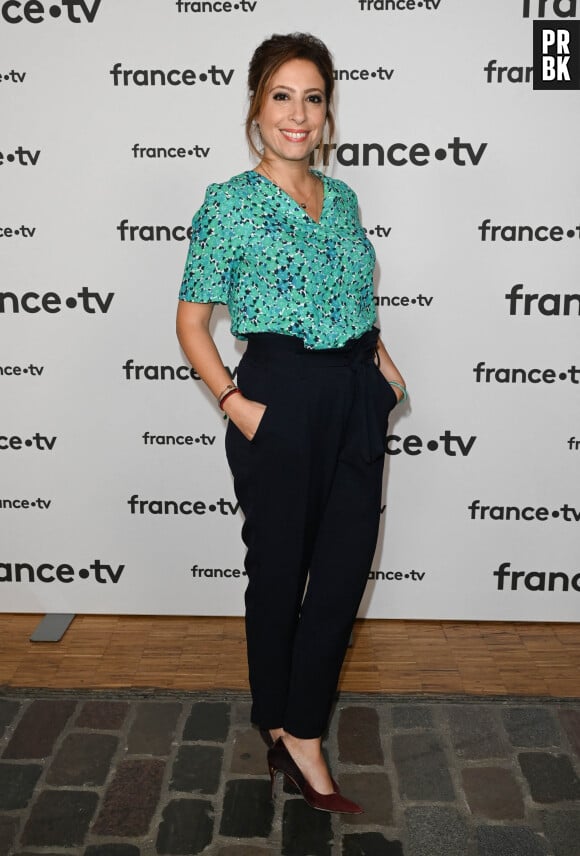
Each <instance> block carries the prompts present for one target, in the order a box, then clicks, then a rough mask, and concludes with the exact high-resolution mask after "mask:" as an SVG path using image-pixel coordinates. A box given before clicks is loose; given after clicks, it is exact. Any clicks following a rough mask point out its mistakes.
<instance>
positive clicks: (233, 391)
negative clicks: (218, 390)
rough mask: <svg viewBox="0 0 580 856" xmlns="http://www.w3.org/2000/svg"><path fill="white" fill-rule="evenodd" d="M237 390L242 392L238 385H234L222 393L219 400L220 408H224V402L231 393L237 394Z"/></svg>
mask: <svg viewBox="0 0 580 856" xmlns="http://www.w3.org/2000/svg"><path fill="white" fill-rule="evenodd" d="M236 392H240V390H239V389H238V388H237V386H233V387H232V388H231V389H228V390H227V392H225V393H223V394H222V396H221V398H220V400H219V401H218V405H219V409H220V410H223V409H224V404H225V402H226V401H227V400H228V398H229V397H230V395H235V394H236Z"/></svg>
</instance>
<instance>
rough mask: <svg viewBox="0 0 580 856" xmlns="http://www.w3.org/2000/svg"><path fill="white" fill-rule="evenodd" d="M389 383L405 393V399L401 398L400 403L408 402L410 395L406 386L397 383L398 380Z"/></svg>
mask: <svg viewBox="0 0 580 856" xmlns="http://www.w3.org/2000/svg"><path fill="white" fill-rule="evenodd" d="M389 383H390V384H391V386H396V387H397V389H400V390H401V392H402V393H403V397H402V398H400V399H399V401H406V400H407V399H408V398H409V393H408V392H407V387H406V386H403V385H402V384H400V383H397V381H396V380H390V381H389Z"/></svg>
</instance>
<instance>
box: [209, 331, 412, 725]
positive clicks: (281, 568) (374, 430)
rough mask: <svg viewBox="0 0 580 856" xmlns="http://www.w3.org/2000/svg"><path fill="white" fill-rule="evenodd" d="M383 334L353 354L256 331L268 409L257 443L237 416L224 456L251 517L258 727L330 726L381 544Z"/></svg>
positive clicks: (254, 386)
mask: <svg viewBox="0 0 580 856" xmlns="http://www.w3.org/2000/svg"><path fill="white" fill-rule="evenodd" d="M377 336H378V331H377V330H376V329H374V328H373V330H372V331H370V332H368V333H365V334H364V335H363V336H362V337H361V338H360V339H356V340H352V341H351V342H349V343H347V345H345V346H344V347H343V348H338V349H329V350H322V351H313V350H306V349H305V348H304V346H303V342H302V340H301V339H298V338H295V337H293V336H284V335H279V334H274V333H258V334H253V335H251V336H249V339H248V347H247V350H246V352H245V354H244V356H243V357H242V360H241V362H240V365H239V368H238V376H237V382H238V385H239V387H240V389H241V390H242V392H243V394H244V395H245V396H247V397H248V398H251V399H254V400H256V401H260V402H262V403H264V404H266V405H267V408H266V410H265V412H264V415H263V417H262V420H261V422H260V424H259V426H258V429H257V431H256V434H255V436H254V438H253V440H252V441H248V440H247V439H246V438H245V437H244V435H243V434H242V433H241V432H240V431H239V430H238V429H237V428H236V426H235V425H234V424H233V423H232V422H230V423H229V425H228V428H227V432H226V454H227V458H228V463H229V465H230V468H231V470H232V474H233V477H234V489H235V492H236V496H237V499H238V501H239V503H240V507H241V509H242V511H243V513H244V518H245V520H244V524H243V528H242V537H243V540H244V543H245V545H246V548H247V553H246V558H245V567H246V572H247V575H248V585H247V589H246V593H245V604H246V638H247V651H248V665H249V679H250V688H251V692H252V700H253V704H252V714H251V718H252V722H254V723H256V724H257V725H260V726H261V727H262V728H285V729H286V730H287V731H288V732H290V733H291V734H294V735H295V736H296V737H302V738H311V737H319V736H320V735H321V734H322V733H323V732H324V730H325V728H326V725H327V722H328V717H329V714H330V709H331V706H332V703H333V699H334V695H335V692H336V686H337V683H338V677H339V674H340V669H341V666H342V663H343V660H344V656H345V653H346V649H347V646H348V640H349V637H350V633H351V630H352V626H353V623H354V620H355V617H356V613H357V610H358V607H359V604H360V601H361V598H362V595H363V592H364V588H365V585H366V582H367V579H368V574H369V570H370V567H371V563H372V559H373V555H374V551H375V548H376V541H377V534H378V527H379V516H380V505H381V491H382V476H383V466H384V455H385V442H386V433H387V420H388V415H389V412H390V411H391V409H392V408H393V407H394V405H395V404H396V401H397V399H396V396H395V394H394V392H393V390H392V387H391V386H390V385H389V384H388V383H387V381H386V380H385V379H384V377H383V376H382V374H381V372H380V371H379V369H378V367H377V366H376V364H375V362H374V355H375V346H376V340H377Z"/></svg>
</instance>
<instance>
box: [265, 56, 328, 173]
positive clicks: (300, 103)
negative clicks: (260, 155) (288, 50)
mask: <svg viewBox="0 0 580 856" xmlns="http://www.w3.org/2000/svg"><path fill="white" fill-rule="evenodd" d="M326 110H327V104H326V97H325V94H324V80H323V78H322V76H321V74H320V72H319V71H318V69H317V68H316V66H315V65H314V63H313V62H310V60H307V59H291V60H288V62H285V63H284V65H281V66H280V68H279V69H278V71H277V72H276V73H275V74H274V76H273V77H272V80H271V81H270V86H269V87H268V89H267V91H266V93H265V96H264V103H263V104H262V109H261V110H260V112H259V114H258V116H257V118H256V121H257V123H258V125H259V128H260V135H261V137H262V143H263V145H264V157H265V158H267V159H269V160H278V161H301V160H308V159H309V158H310V155H311V153H312V152H313V151H314V149H315V148H316V146H317V145H318V144H319V142H320V141H321V139H322V133H323V130H324V124H325V122H326Z"/></svg>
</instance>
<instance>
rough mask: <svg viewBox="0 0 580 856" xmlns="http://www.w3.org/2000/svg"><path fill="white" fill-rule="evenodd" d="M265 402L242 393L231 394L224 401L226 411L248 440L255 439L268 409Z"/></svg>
mask: <svg viewBox="0 0 580 856" xmlns="http://www.w3.org/2000/svg"><path fill="white" fill-rule="evenodd" d="M266 406H267V405H265V404H261V402H259V401H253V400H252V399H251V398H245V397H244V396H243V395H242V394H241V393H236V394H235V395H230V396H229V398H228V400H227V401H225V402H224V413H226V415H227V416H228V417H229V418H230V419H231V420H232V422H233V423H234V425H235V426H236V428H238V429H239V430H240V431H241V432H242V434H243V435H244V437H245V438H246V440H253V439H254V436H255V434H256V431H257V430H258V425H259V424H260V422H261V421H262V417H263V416H264V412H265V410H266Z"/></svg>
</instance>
